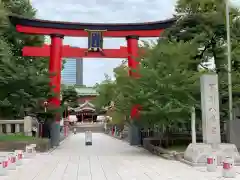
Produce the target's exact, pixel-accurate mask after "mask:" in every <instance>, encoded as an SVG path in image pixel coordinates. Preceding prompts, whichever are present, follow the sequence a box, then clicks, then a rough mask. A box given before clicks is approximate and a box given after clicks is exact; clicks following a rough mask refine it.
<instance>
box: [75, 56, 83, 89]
mask: <svg viewBox="0 0 240 180" xmlns="http://www.w3.org/2000/svg"><path fill="white" fill-rule="evenodd" d="M76 85H80V86H81V85H83V59H82V58H81V59H76Z"/></svg>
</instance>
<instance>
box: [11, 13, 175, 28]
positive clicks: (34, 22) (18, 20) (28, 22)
mask: <svg viewBox="0 0 240 180" xmlns="http://www.w3.org/2000/svg"><path fill="white" fill-rule="evenodd" d="M9 19H10V21H11V23H13V24H14V25H22V26H29V27H41V28H54V29H71V30H85V29H93V30H108V31H131V30H158V29H166V28H169V27H170V26H172V24H173V23H175V22H176V19H175V18H171V19H167V20H163V21H155V22H143V23H78V22H64V21H49V20H42V19H29V18H26V17H21V16H14V15H10V16H9Z"/></svg>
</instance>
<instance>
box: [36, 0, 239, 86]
mask: <svg viewBox="0 0 240 180" xmlns="http://www.w3.org/2000/svg"><path fill="white" fill-rule="evenodd" d="M176 1H177V0H126V1H122V0H89V1H87V0H31V2H32V4H33V7H34V8H36V9H37V17H38V18H41V19H46V20H56V21H70V22H90V23H91V22H97V23H121V22H149V21H158V20H165V19H168V18H171V17H172V15H173V14H174V6H175V4H176ZM231 1H232V2H233V3H234V4H235V5H240V3H239V2H240V0H231ZM145 40H146V39H145ZM64 44H65V45H71V46H77V47H82V48H84V47H85V48H86V47H87V39H86V38H76V37H65V38H64ZM120 46H126V41H125V39H120V38H118V39H116V38H115V39H114V38H112V39H110V38H104V48H119V47H120ZM121 62H122V59H103V58H102V59H85V60H84V67H83V71H84V72H83V76H84V80H83V81H84V84H85V85H87V86H92V85H94V84H96V83H97V82H101V81H102V80H104V74H108V75H109V76H110V77H113V69H114V68H115V67H117V66H118V65H119V64H120V63H121Z"/></svg>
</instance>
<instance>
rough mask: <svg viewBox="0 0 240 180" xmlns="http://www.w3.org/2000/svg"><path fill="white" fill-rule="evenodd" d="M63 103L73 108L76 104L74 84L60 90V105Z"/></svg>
mask: <svg viewBox="0 0 240 180" xmlns="http://www.w3.org/2000/svg"><path fill="white" fill-rule="evenodd" d="M65 103H67V104H68V106H70V107H73V108H74V107H77V106H78V93H77V91H76V89H75V87H74V86H67V87H66V88H64V89H63V90H62V105H64V104H65Z"/></svg>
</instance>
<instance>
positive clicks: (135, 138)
mask: <svg viewBox="0 0 240 180" xmlns="http://www.w3.org/2000/svg"><path fill="white" fill-rule="evenodd" d="M126 40H127V50H128V67H129V68H130V69H129V76H132V77H133V78H139V77H140V74H139V72H138V65H139V61H137V58H138V40H139V37H138V36H134V35H131V36H127V37H126ZM139 107H140V105H138V104H136V105H134V106H133V107H132V109H131V118H132V119H137V118H138V116H139ZM140 137H141V136H140V129H139V128H138V127H137V126H136V125H134V123H133V122H132V124H131V127H130V132H129V141H130V145H139V144H140V143H141V139H140Z"/></svg>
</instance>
